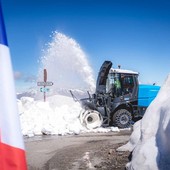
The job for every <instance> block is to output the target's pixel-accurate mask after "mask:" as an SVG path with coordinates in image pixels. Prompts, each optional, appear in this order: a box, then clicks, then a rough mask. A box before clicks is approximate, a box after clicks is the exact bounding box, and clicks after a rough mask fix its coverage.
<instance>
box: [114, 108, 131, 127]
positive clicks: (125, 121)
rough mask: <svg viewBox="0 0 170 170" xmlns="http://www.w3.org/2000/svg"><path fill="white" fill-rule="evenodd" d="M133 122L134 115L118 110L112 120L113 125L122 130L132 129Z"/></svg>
mask: <svg viewBox="0 0 170 170" xmlns="http://www.w3.org/2000/svg"><path fill="white" fill-rule="evenodd" d="M131 122H132V115H131V113H130V112H129V111H128V110H126V109H120V110H117V111H116V112H115V113H114V114H113V116H112V118H111V124H112V125H113V126H116V127H118V128H121V129H122V128H128V127H130V125H131Z"/></svg>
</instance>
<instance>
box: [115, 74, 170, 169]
mask: <svg viewBox="0 0 170 170" xmlns="http://www.w3.org/2000/svg"><path fill="white" fill-rule="evenodd" d="M169 141H170V75H169V76H168V78H167V80H166V81H165V83H164V85H163V86H162V88H161V90H160V91H159V93H158V95H157V97H156V98H155V100H154V101H153V102H152V103H151V105H150V106H149V107H148V109H147V111H146V113H145V115H144V117H143V118H142V120H141V121H139V122H137V123H136V124H135V126H134V131H133V133H132V135H131V138H130V140H129V142H128V143H127V144H126V145H124V146H122V147H120V148H118V150H119V151H125V150H129V151H133V152H132V161H131V162H129V163H128V164H127V165H126V166H127V169H128V170H158V169H159V170H168V169H170V147H169Z"/></svg>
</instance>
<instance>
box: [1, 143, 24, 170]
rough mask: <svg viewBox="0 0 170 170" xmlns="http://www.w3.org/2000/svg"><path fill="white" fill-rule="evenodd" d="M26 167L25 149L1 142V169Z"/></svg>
mask: <svg viewBox="0 0 170 170" xmlns="http://www.w3.org/2000/svg"><path fill="white" fill-rule="evenodd" d="M25 169H27V167H26V160H25V151H24V150H23V149H19V148H15V147H12V146H10V145H7V144H5V143H2V142H0V170H25Z"/></svg>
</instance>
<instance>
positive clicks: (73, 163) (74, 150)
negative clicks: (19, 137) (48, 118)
mask: <svg viewBox="0 0 170 170" xmlns="http://www.w3.org/2000/svg"><path fill="white" fill-rule="evenodd" d="M130 133H131V132H130V131H121V132H109V133H85V134H80V135H74V136H40V137H34V138H26V139H25V147H26V156H27V164H28V170H67V169H68V170H76V169H84V170H85V169H96V168H94V167H97V165H99V164H100V162H101V161H102V159H103V157H105V152H108V150H110V147H112V146H114V145H116V144H119V143H124V142H127V141H128V139H129V136H130ZM102 149H103V150H102ZM99 150H100V154H99V152H97V151H99ZM106 150H107V151H106ZM109 152H110V151H109ZM83 167H84V168H83ZM97 169H100V168H97Z"/></svg>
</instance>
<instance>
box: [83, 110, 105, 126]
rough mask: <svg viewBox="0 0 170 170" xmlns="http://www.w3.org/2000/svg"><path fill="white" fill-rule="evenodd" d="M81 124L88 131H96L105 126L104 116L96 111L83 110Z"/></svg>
mask: <svg viewBox="0 0 170 170" xmlns="http://www.w3.org/2000/svg"><path fill="white" fill-rule="evenodd" d="M80 122H81V124H82V125H84V126H85V127H86V128H87V129H95V128H97V127H100V126H101V125H102V124H103V118H102V115H101V114H100V113H99V112H98V111H96V110H82V112H81V113H80Z"/></svg>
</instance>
